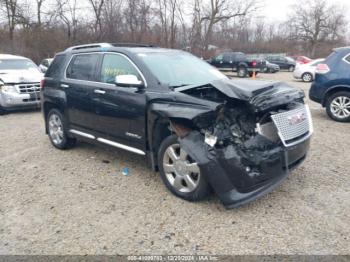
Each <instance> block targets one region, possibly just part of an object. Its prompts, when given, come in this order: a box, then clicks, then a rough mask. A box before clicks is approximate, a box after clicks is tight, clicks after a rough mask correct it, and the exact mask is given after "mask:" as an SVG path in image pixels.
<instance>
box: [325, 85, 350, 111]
mask: <svg viewBox="0 0 350 262" xmlns="http://www.w3.org/2000/svg"><path fill="white" fill-rule="evenodd" d="M336 89H339V91H350V85H335V86H332V87H331V88H328V89H327V91H326V92H325V93H324V95H323V98H322V106H325V105H326V102H327V98H328V96H329V94H330V93H333V91H335V90H336Z"/></svg>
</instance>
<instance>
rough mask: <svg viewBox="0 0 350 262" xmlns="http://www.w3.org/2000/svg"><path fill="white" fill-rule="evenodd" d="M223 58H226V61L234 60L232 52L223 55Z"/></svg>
mask: <svg viewBox="0 0 350 262" xmlns="http://www.w3.org/2000/svg"><path fill="white" fill-rule="evenodd" d="M223 60H224V61H225V62H230V61H232V55H231V54H230V53H226V54H224V55H223Z"/></svg>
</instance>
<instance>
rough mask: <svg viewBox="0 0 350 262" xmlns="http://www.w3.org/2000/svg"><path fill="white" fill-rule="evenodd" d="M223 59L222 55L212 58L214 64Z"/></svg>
mask: <svg viewBox="0 0 350 262" xmlns="http://www.w3.org/2000/svg"><path fill="white" fill-rule="evenodd" d="M223 59H224V55H222V54H221V55H218V56H216V57H215V58H214V60H215V61H216V62H220V61H222V60H223Z"/></svg>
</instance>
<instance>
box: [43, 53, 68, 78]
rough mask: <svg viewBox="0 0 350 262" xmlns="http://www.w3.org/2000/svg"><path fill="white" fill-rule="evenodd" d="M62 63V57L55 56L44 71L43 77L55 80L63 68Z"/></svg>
mask: <svg viewBox="0 0 350 262" xmlns="http://www.w3.org/2000/svg"><path fill="white" fill-rule="evenodd" d="M63 62H64V55H57V56H55V59H54V60H53V61H52V63H51V65H50V66H49V68H48V69H47V71H46V74H45V76H47V77H52V78H57V77H59V75H60V70H61V68H62V66H63Z"/></svg>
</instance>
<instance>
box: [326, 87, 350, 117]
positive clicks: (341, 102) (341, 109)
mask: <svg viewBox="0 0 350 262" xmlns="http://www.w3.org/2000/svg"><path fill="white" fill-rule="evenodd" d="M326 110H327V114H328V116H329V117H330V118H332V119H333V120H335V121H337V122H350V92H347V91H341V92H337V93H335V94H333V95H331V96H330V97H329V98H328V100H327V102H326Z"/></svg>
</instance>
